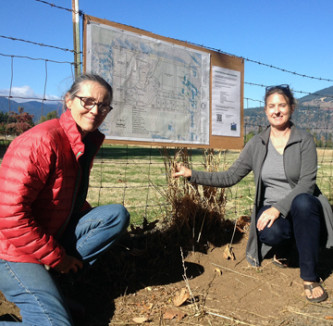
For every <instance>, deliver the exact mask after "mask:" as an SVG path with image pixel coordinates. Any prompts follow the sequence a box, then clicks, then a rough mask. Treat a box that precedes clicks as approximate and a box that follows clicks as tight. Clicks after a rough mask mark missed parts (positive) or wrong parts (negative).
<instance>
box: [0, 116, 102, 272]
mask: <svg viewBox="0 0 333 326" xmlns="http://www.w3.org/2000/svg"><path fill="white" fill-rule="evenodd" d="M89 137H91V139H92V140H93V142H94V144H95V145H96V153H97V151H98V149H99V147H100V146H101V144H102V142H103V139H104V135H103V134H101V133H100V132H99V131H98V130H96V131H94V132H93V133H92V134H90V135H89ZM83 153H84V144H83V142H82V140H81V134H80V133H79V131H78V129H77V126H76V123H75V121H74V120H73V118H72V115H71V112H70V111H69V110H67V111H66V112H65V113H63V114H62V115H61V117H60V119H54V120H50V121H46V122H44V123H41V124H39V125H37V126H35V127H33V128H32V129H30V130H28V131H26V132H25V133H23V134H22V135H20V136H18V137H17V138H15V139H14V141H13V142H12V143H11V145H10V146H9V148H8V150H7V152H6V154H5V156H4V158H3V161H2V164H1V166H0V258H1V259H5V260H8V261H14V262H27V263H38V264H44V265H49V266H51V267H54V266H56V265H57V264H58V263H59V262H60V261H61V260H62V258H63V256H64V254H65V252H64V249H63V248H62V247H61V246H60V245H59V243H58V242H57V240H56V235H57V234H58V233H59V232H61V231H63V230H62V229H63V227H64V225H66V222H67V221H68V219H69V217H70V215H71V211H72V209H73V207H74V204H75V199H76V193H75V192H76V189H77V187H78V186H79V183H80V179H79V173H78V172H79V170H80V167H79V164H78V158H79V157H80V156H81V155H82V154H83ZM91 164H92V163H91Z"/></svg>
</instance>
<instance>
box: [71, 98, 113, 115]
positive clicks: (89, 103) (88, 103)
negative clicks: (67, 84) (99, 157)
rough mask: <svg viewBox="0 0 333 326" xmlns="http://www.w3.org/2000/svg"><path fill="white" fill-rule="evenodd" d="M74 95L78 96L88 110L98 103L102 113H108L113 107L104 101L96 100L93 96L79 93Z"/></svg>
mask: <svg viewBox="0 0 333 326" xmlns="http://www.w3.org/2000/svg"><path fill="white" fill-rule="evenodd" d="M74 97H77V98H78V99H79V100H80V104H81V106H82V107H83V108H85V109H86V110H88V111H90V110H92V109H93V108H94V107H95V106H96V105H97V108H98V111H99V112H100V113H101V114H107V113H109V112H110V111H111V110H112V109H113V107H112V106H111V105H108V104H105V103H103V102H96V100H95V99H94V98H92V97H83V96H78V95H74Z"/></svg>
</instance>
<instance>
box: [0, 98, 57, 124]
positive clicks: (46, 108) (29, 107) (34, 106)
mask: <svg viewBox="0 0 333 326" xmlns="http://www.w3.org/2000/svg"><path fill="white" fill-rule="evenodd" d="M19 107H23V108H24V112H27V113H29V114H31V115H33V116H34V118H33V121H34V123H37V122H38V121H39V120H40V118H41V116H42V115H43V116H46V115H47V114H48V113H49V112H52V111H57V114H58V116H60V115H61V112H62V103H61V102H52V103H50V102H44V103H42V102H38V101H29V102H23V103H18V102H16V101H13V100H8V99H7V98H4V97H0V112H9V111H13V112H16V113H18V108H19Z"/></svg>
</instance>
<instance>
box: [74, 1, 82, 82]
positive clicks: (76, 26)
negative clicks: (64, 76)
mask: <svg viewBox="0 0 333 326" xmlns="http://www.w3.org/2000/svg"><path fill="white" fill-rule="evenodd" d="M72 19H73V41H74V65H75V78H76V77H77V76H79V75H80V74H81V60H80V53H81V51H80V29H79V26H80V20H79V19H80V18H79V0H72Z"/></svg>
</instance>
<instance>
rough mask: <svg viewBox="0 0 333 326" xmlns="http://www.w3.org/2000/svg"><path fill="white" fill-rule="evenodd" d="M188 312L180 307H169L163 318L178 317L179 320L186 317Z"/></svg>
mask: <svg viewBox="0 0 333 326" xmlns="http://www.w3.org/2000/svg"><path fill="white" fill-rule="evenodd" d="M185 316H186V313H184V312H183V311H181V310H179V309H171V308H170V309H167V310H166V311H165V312H164V314H163V319H169V320H171V319H176V320H177V321H181V320H182V319H183V318H185Z"/></svg>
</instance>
